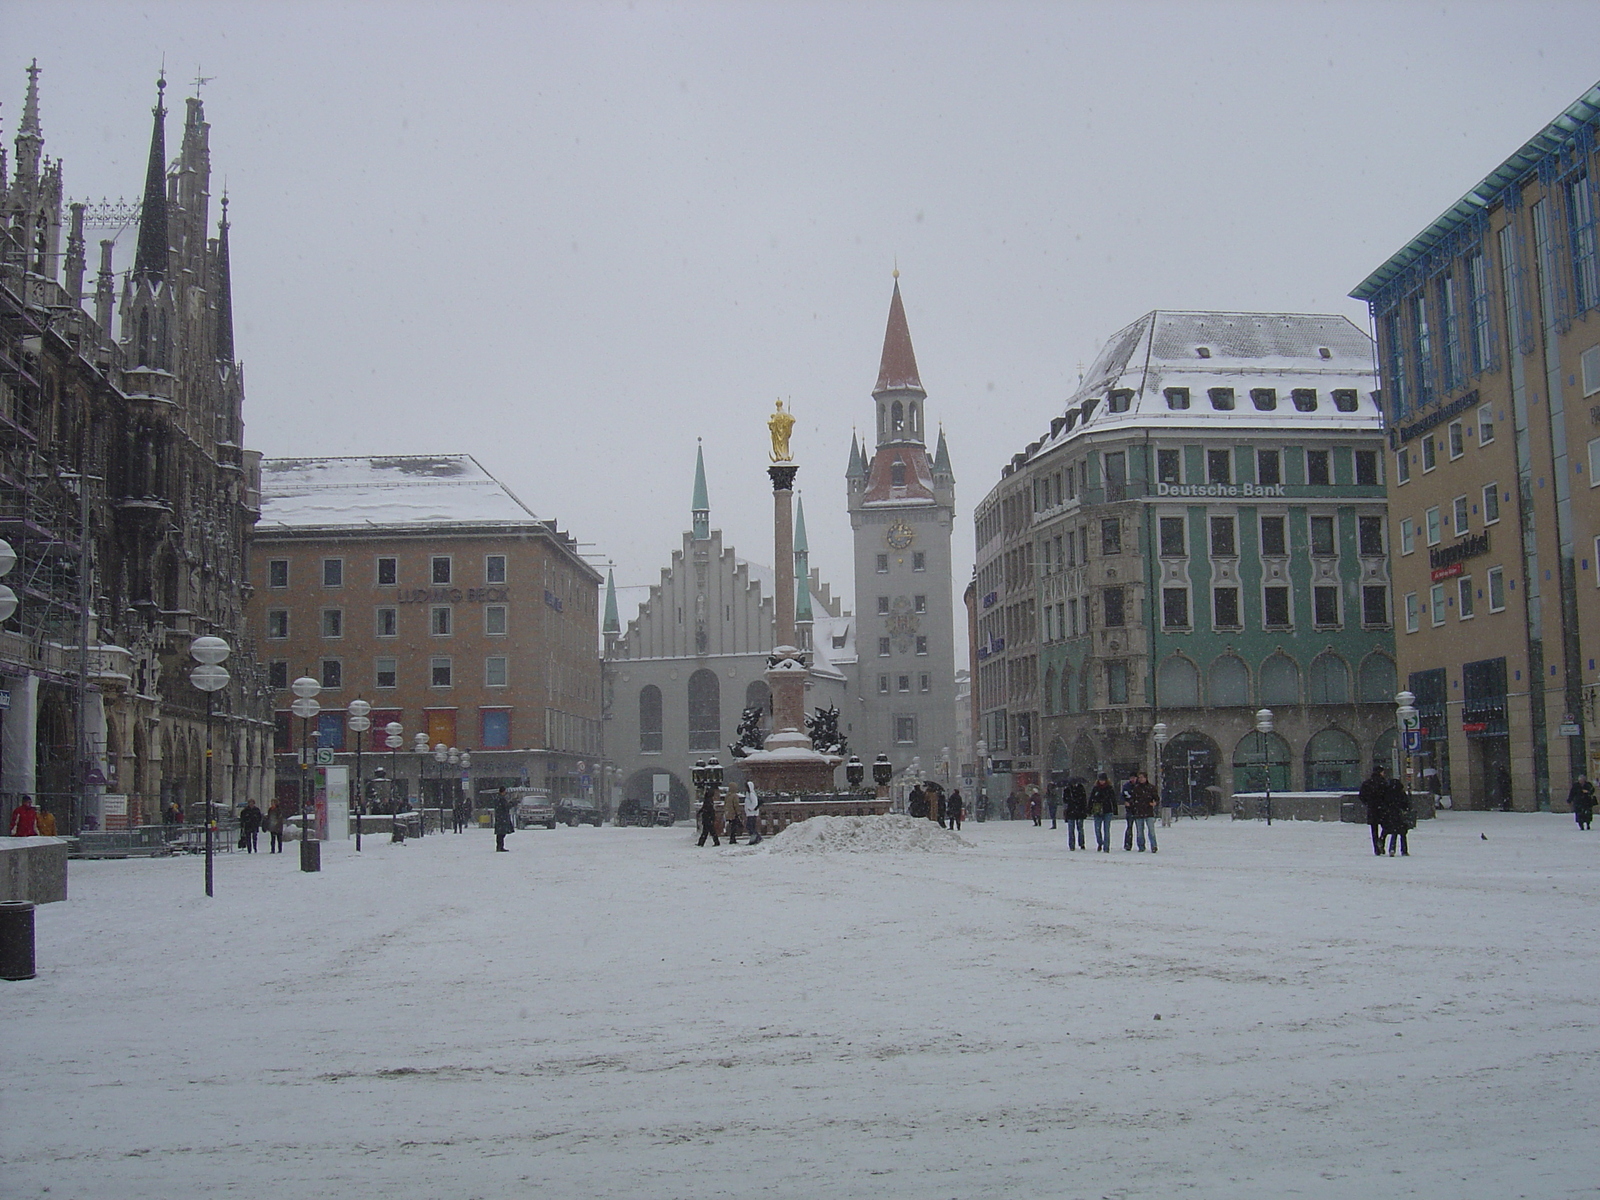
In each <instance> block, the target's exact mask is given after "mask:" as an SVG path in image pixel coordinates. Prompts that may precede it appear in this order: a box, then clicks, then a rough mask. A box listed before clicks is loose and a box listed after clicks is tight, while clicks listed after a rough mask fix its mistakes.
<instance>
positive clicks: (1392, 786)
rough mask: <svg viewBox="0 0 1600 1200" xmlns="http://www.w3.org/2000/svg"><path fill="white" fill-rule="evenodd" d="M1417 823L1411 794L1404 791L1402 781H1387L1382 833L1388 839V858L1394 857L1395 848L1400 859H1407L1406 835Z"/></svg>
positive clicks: (1408, 850)
mask: <svg viewBox="0 0 1600 1200" xmlns="http://www.w3.org/2000/svg"><path fill="white" fill-rule="evenodd" d="M1416 823H1417V814H1416V810H1415V809H1413V808H1412V806H1411V793H1410V792H1408V791H1407V790H1406V785H1405V783H1404V782H1403V781H1402V780H1399V779H1391V780H1390V781H1389V795H1388V798H1387V801H1386V803H1385V804H1384V806H1383V832H1384V834H1385V835H1387V837H1388V839H1389V857H1390V858H1393V857H1394V852H1395V847H1396V846H1398V847H1399V849H1400V857H1401V858H1407V857H1409V856H1410V854H1411V848H1410V847H1409V846H1408V845H1406V834H1408V833H1409V832H1411V830H1412V828H1414V827H1415V825H1416Z"/></svg>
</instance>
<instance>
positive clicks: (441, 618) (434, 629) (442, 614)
mask: <svg viewBox="0 0 1600 1200" xmlns="http://www.w3.org/2000/svg"><path fill="white" fill-rule="evenodd" d="M428 632H429V633H431V634H433V635H434V636H435V637H448V636H449V635H450V606H449V605H448V604H435V605H434V606H433V607H432V608H430V609H429V610H428Z"/></svg>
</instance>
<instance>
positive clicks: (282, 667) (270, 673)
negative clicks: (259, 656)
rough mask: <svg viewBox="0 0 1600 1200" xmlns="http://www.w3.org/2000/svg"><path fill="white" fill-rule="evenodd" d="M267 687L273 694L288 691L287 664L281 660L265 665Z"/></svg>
mask: <svg viewBox="0 0 1600 1200" xmlns="http://www.w3.org/2000/svg"><path fill="white" fill-rule="evenodd" d="M267 686H268V687H269V688H271V689H272V690H273V691H275V692H282V691H287V690H288V688H289V664H288V663H286V662H284V661H283V659H281V658H278V659H274V660H273V661H272V662H269V663H268V664H267Z"/></svg>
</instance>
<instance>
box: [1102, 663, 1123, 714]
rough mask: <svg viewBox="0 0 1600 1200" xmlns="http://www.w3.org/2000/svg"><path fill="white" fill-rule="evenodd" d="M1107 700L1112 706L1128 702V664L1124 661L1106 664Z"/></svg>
mask: <svg viewBox="0 0 1600 1200" xmlns="http://www.w3.org/2000/svg"><path fill="white" fill-rule="evenodd" d="M1106 699H1107V700H1108V701H1110V702H1111V703H1112V704H1126V703H1127V702H1128V664H1127V663H1125V662H1122V661H1120V660H1119V661H1117V662H1108V663H1107V664H1106Z"/></svg>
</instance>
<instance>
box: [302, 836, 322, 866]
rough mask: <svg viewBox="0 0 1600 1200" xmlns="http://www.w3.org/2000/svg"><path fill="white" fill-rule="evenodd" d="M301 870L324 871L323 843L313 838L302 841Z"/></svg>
mask: <svg viewBox="0 0 1600 1200" xmlns="http://www.w3.org/2000/svg"><path fill="white" fill-rule="evenodd" d="M300 869H301V870H302V871H320V870H322V843H321V842H318V841H315V840H313V839H311V838H305V839H302V841H301V842H300Z"/></svg>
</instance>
